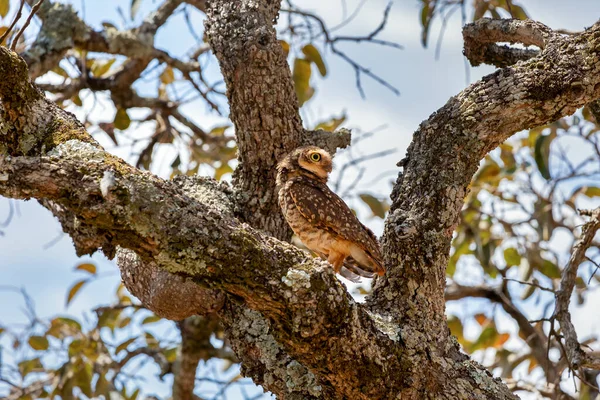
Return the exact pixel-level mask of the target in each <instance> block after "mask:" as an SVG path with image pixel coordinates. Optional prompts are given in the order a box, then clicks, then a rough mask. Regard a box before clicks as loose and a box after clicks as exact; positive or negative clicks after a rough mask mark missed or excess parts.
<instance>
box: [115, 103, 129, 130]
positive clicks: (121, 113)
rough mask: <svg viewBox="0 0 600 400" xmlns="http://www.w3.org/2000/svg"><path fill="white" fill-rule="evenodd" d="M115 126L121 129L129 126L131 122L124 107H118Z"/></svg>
mask: <svg viewBox="0 0 600 400" xmlns="http://www.w3.org/2000/svg"><path fill="white" fill-rule="evenodd" d="M113 124H114V125H115V128H117V129H120V130H125V129H127V128H129V124H131V119H130V118H129V115H128V114H127V110H125V109H124V108H119V109H117V113H116V114H115V120H114V122H113Z"/></svg>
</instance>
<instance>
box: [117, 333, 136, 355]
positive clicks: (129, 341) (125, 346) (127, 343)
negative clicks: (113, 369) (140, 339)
mask: <svg viewBox="0 0 600 400" xmlns="http://www.w3.org/2000/svg"><path fill="white" fill-rule="evenodd" d="M135 339H137V338H136V337H132V338H131V339H127V340H126V341H124V342H123V343H121V344H120V345H118V346H117V348H116V349H115V354H119V353H120V352H121V351H123V350H125V349H126V348H127V347H129V345H130V344H131V343H133V342H135Z"/></svg>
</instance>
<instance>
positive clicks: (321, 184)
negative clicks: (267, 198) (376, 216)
mask: <svg viewBox="0 0 600 400" xmlns="http://www.w3.org/2000/svg"><path fill="white" fill-rule="evenodd" d="M331 168H332V160H331V155H330V154H329V153H328V152H327V151H325V150H323V149H321V148H319V147H315V146H306V147H300V148H297V149H296V150H294V151H292V152H291V153H290V154H288V155H287V156H286V157H285V158H283V159H282V160H281V161H280V162H279V164H278V165H277V186H278V188H279V205H280V206H281V211H282V212H283V215H284V216H285V219H286V220H287V222H288V224H289V225H290V227H291V228H292V230H293V231H294V233H295V234H296V235H297V236H298V238H299V239H300V240H301V241H302V243H303V244H304V245H305V246H306V247H308V248H309V249H310V250H312V251H314V252H315V253H317V254H318V255H319V256H321V258H323V259H325V260H327V261H328V262H329V263H330V264H331V265H332V266H333V269H334V271H335V272H336V273H339V274H341V275H342V276H344V277H346V278H348V279H350V280H353V281H357V280H359V279H360V278H358V277H359V276H363V277H367V278H372V277H373V276H374V275H375V274H377V275H383V274H384V272H385V268H384V267H383V262H382V257H381V250H380V247H379V242H378V241H377V237H376V236H375V234H373V232H371V230H370V229H369V228H367V227H366V226H364V225H363V224H361V223H360V221H359V220H358V218H356V216H355V215H354V213H353V212H352V210H350V208H349V207H348V206H347V205H346V203H345V202H344V201H343V200H342V199H341V198H340V197H339V196H337V195H336V194H335V193H333V192H332V191H331V190H330V189H329V187H328V186H327V179H328V177H329V173H330V172H331ZM342 267H344V268H343V269H342Z"/></svg>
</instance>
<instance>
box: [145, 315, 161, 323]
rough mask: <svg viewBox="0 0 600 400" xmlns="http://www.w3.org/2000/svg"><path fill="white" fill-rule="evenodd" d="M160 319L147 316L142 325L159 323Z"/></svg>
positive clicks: (155, 316) (156, 316) (154, 316)
mask: <svg viewBox="0 0 600 400" xmlns="http://www.w3.org/2000/svg"><path fill="white" fill-rule="evenodd" d="M160 320H161V318H160V317H159V316H158V315H149V316H147V317H146V318H144V320H143V321H142V325H146V324H152V323H154V322H158V321H160Z"/></svg>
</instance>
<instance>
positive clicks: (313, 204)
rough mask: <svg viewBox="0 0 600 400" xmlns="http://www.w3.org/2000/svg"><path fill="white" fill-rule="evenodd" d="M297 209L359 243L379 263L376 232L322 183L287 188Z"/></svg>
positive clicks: (303, 183) (320, 224)
mask: <svg viewBox="0 0 600 400" xmlns="http://www.w3.org/2000/svg"><path fill="white" fill-rule="evenodd" d="M289 193H290V195H291V197H292V199H293V201H294V203H295V205H296V207H297V209H298V211H299V212H300V213H301V214H302V216H304V218H306V219H307V220H308V221H310V222H311V223H312V224H314V225H315V226H318V227H321V228H324V229H327V230H329V231H331V232H334V233H336V234H337V235H339V236H341V237H342V238H344V239H346V240H349V241H351V242H353V243H357V244H360V245H361V247H363V248H364V249H365V250H366V251H368V252H369V253H370V255H371V256H372V257H373V258H375V259H376V260H377V261H378V262H379V263H381V252H380V250H379V243H378V242H377V238H376V237H375V234H374V233H373V232H371V230H370V229H369V228H367V227H366V226H364V225H363V224H361V223H360V221H359V220H358V218H356V216H355V215H354V213H353V212H352V210H350V208H349V207H348V205H346V203H345V202H344V200H342V199H341V198H340V197H339V196H338V195H336V194H335V193H333V192H332V191H331V190H330V189H329V188H328V187H327V185H325V184H322V183H305V182H294V184H292V185H291V187H290V191H289Z"/></svg>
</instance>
